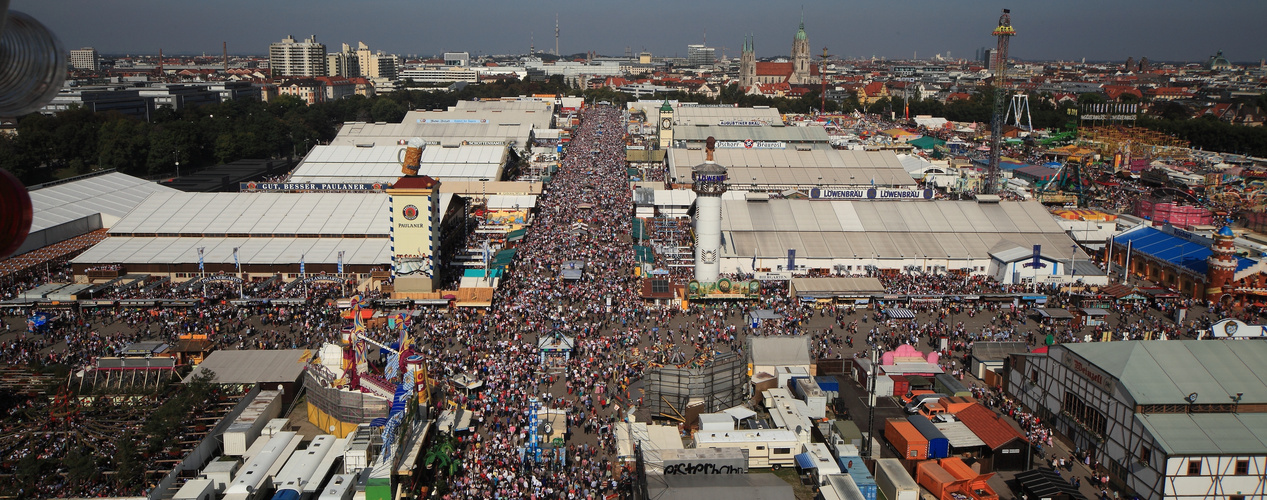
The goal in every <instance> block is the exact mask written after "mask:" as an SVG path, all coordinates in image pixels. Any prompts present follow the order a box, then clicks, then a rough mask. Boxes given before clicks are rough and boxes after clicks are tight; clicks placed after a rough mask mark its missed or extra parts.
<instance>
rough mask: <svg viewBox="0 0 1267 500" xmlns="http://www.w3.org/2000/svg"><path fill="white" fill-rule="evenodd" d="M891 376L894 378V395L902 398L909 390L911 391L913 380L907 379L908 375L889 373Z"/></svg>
mask: <svg viewBox="0 0 1267 500" xmlns="http://www.w3.org/2000/svg"><path fill="white" fill-rule="evenodd" d="M889 378H891V379H893V395H894V396H897V397H899V398H900V397H902V396H905V395H906V393H907V392H910V391H911V382H910V381H908V380H906V377H904V376H902V375H889Z"/></svg>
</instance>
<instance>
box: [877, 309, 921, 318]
mask: <svg viewBox="0 0 1267 500" xmlns="http://www.w3.org/2000/svg"><path fill="white" fill-rule="evenodd" d="M884 315H885V316H888V317H889V318H890V319H912V318H914V317H915V312H914V311H912V310H910V309H905V308H901V307H894V308H891V309H885V310H884Z"/></svg>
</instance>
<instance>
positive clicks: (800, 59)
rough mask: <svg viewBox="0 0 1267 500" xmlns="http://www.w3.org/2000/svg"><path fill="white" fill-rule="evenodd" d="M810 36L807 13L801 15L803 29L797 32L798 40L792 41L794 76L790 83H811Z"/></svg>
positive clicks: (789, 80)
mask: <svg viewBox="0 0 1267 500" xmlns="http://www.w3.org/2000/svg"><path fill="white" fill-rule="evenodd" d="M810 64H811V61H810V56H809V35H806V34H805V13H804V12H802V13H801V27H800V29H798V30H796V38H794V39H793V40H792V76H791V78H789V79H788V83H790V84H792V85H805V84H807V83H810V79H809V67H810Z"/></svg>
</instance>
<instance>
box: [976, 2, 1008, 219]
mask: <svg viewBox="0 0 1267 500" xmlns="http://www.w3.org/2000/svg"><path fill="white" fill-rule="evenodd" d="M1011 13H1012V11H1011V9H1003V15H1001V16H999V27H997V28H994V36H996V37H998V39H999V45H998V49H997V50H995V51H994V54H993V56H994V58H995V62H996V64H995V65H994V114H993V115H992V116H991V117H990V165H989V167H988V168H987V169H986V171H985V186H984V187H983V189H982V190H981V191H982V192H983V193H985V194H994V193H995V191H997V190H998V187H999V155H1000V154H1001V153H1002V152H1001V151H999V149H1000V147H1001V146H1002V144H1003V115H1004V112H1003V106H1004V104H1003V101H1004V100H1005V98H1006V97H1007V90H1006V89H1005V88H1004V86H1006V85H1007V45H1008V40H1011V38H1012V37H1013V36H1015V35H1016V30H1015V29H1012V16H1011Z"/></svg>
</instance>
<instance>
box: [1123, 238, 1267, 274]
mask: <svg viewBox="0 0 1267 500" xmlns="http://www.w3.org/2000/svg"><path fill="white" fill-rule="evenodd" d="M1113 241H1114V242H1115V243H1118V244H1122V245H1125V244H1126V243H1127V242H1130V243H1131V248H1132V249H1133V250H1134V251H1136V252H1139V253H1142V254H1145V255H1148V256H1150V257H1153V258H1155V259H1159V260H1164V261H1166V262H1169V263H1171V264H1174V265H1176V266H1182V267H1186V268H1188V269H1191V270H1192V271H1194V272H1196V273H1197V274H1201V275H1205V273H1206V268H1207V264H1206V261H1205V260H1206V259H1207V258H1209V257H1210V254H1212V253H1214V252H1213V251H1212V250H1210V247H1208V246H1206V245H1202V244H1199V243H1194V242H1191V241H1188V240H1186V239H1183V238H1180V237H1178V236H1174V235H1171V234H1166V233H1164V232H1162V231H1161V230H1159V229H1156V228H1152V227H1145V228H1142V229H1137V230H1134V231H1130V232H1128V233H1126V234H1123V235H1121V236H1118V237H1116V238H1114V239H1113ZM1252 265H1254V261H1252V260H1249V259H1246V258H1244V257H1240V256H1237V257H1236V270H1237V271H1241V270H1244V269H1246V268H1248V267H1249V266H1252Z"/></svg>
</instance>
